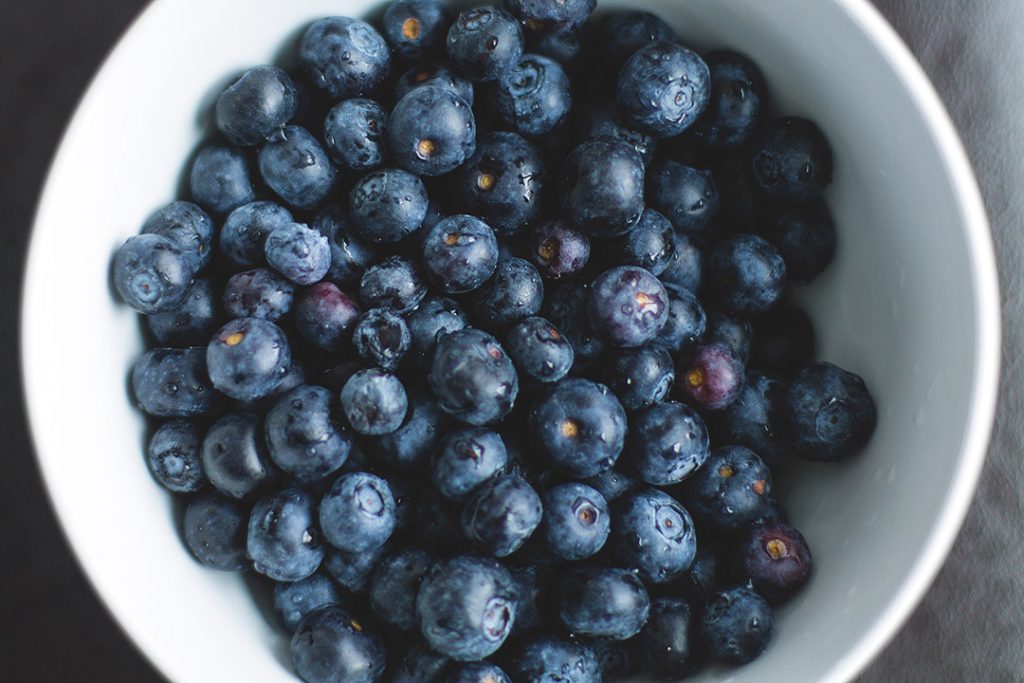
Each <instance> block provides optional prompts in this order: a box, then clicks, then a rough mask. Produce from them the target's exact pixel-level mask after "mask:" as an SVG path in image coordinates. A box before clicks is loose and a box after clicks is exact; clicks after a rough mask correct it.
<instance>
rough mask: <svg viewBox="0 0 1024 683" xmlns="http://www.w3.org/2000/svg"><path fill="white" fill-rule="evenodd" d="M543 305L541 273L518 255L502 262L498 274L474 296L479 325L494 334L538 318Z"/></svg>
mask: <svg viewBox="0 0 1024 683" xmlns="http://www.w3.org/2000/svg"><path fill="white" fill-rule="evenodd" d="M543 303H544V281H543V279H542V278H541V276H540V273H538V272H537V269H536V268H535V267H534V266H533V264H532V263H530V262H529V261H527V260H525V259H521V258H517V257H514V256H513V257H511V258H504V259H501V260H499V261H498V266H497V268H495V270H494V275H493V276H492V277H491V279H490V280H488V281H487V282H485V283H484V284H483V286H482V287H480V288H478V289H477V290H476V292H474V294H473V297H472V309H473V313H474V315H475V316H476V322H477V324H478V325H479V326H480V327H482V328H484V329H485V330H487V331H488V332H491V333H494V334H500V333H502V332H504V331H505V330H507V329H508V328H509V327H510V326H512V325H513V324H515V323H517V322H519V321H520V320H522V319H523V318H528V317H530V316H531V315H537V313H538V312H539V311H540V307H541V305H542V304H543Z"/></svg>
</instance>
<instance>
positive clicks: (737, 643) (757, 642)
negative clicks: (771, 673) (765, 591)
mask: <svg viewBox="0 0 1024 683" xmlns="http://www.w3.org/2000/svg"><path fill="white" fill-rule="evenodd" d="M772 628H773V623H772V611H771V608H770V607H769V606H768V603H766V602H765V601H764V598H762V597H761V596H760V595H758V594H757V593H755V592H754V591H753V590H751V589H750V588H747V587H745V586H737V587H735V588H727V589H725V590H722V591H719V592H718V593H715V595H714V596H712V598H711V600H709V601H708V604H707V605H706V606H705V607H704V614H703V615H702V616H701V619H700V639H701V643H702V644H703V646H704V647H705V648H706V649H707V653H708V654H709V655H710V656H711V658H712V659H715V660H718V661H721V662H728V663H729V664H746V663H747V662H749V661H752V660H754V659H756V658H757V657H758V656H759V655H760V654H761V653H762V652H764V649H765V648H766V647H767V646H768V641H769V640H771V637H772Z"/></svg>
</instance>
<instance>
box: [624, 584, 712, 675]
mask: <svg viewBox="0 0 1024 683" xmlns="http://www.w3.org/2000/svg"><path fill="white" fill-rule="evenodd" d="M695 621H696V617H695V615H694V613H693V610H692V609H690V606H689V605H688V604H687V603H686V602H685V601H684V600H680V599H678V598H674V597H660V598H657V599H655V600H654V601H653V602H652V603H651V613H650V617H649V618H648V620H647V624H646V625H645V626H644V628H643V630H642V631H640V633H639V634H638V635H637V637H636V652H637V659H638V660H639V661H640V663H641V665H642V666H643V669H644V670H645V671H647V672H648V673H650V674H651V675H653V676H655V677H656V678H657V679H658V680H664V681H674V680H679V679H681V678H683V677H685V676H686V675H687V674H689V673H690V672H691V671H693V670H694V668H696V666H697V662H698V656H699V655H698V652H699V645H698V644H697V642H696V638H694V637H693V635H692V634H693V631H694V630H695V629H694V622H695Z"/></svg>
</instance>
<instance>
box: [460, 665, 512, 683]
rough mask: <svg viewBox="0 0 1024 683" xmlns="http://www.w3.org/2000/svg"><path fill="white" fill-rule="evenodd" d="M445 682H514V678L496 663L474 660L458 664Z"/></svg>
mask: <svg viewBox="0 0 1024 683" xmlns="http://www.w3.org/2000/svg"><path fill="white" fill-rule="evenodd" d="M444 683H512V679H511V678H509V677H508V674H506V673H505V672H504V671H502V669H501V667H499V666H498V665H496V664H489V663H487V662H472V663H470V664H459V665H458V666H456V667H455V668H454V669H452V671H451V673H449V674H448V676H447V678H445V679H444Z"/></svg>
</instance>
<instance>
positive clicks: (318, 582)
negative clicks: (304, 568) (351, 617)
mask: <svg viewBox="0 0 1024 683" xmlns="http://www.w3.org/2000/svg"><path fill="white" fill-rule="evenodd" d="M341 602H342V598H341V595H340V594H339V593H338V589H337V588H336V587H335V585H334V582H333V581H331V580H330V579H329V578H328V577H327V576H326V575H324V574H321V573H319V572H318V573H316V574H313V575H311V576H307V577H306V578H304V579H302V580H301V581H294V582H291V583H276V584H274V609H275V610H276V611H277V613H278V614H279V615H281V621H282V622H284V625H285V628H287V629H288V630H289V631H291V632H294V631H295V629H296V628H298V626H299V623H300V622H301V621H302V620H303V619H305V618H306V615H307V614H310V613H312V612H315V611H316V610H318V609H320V608H321V607H326V606H328V605H339V604H340V603H341Z"/></svg>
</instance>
